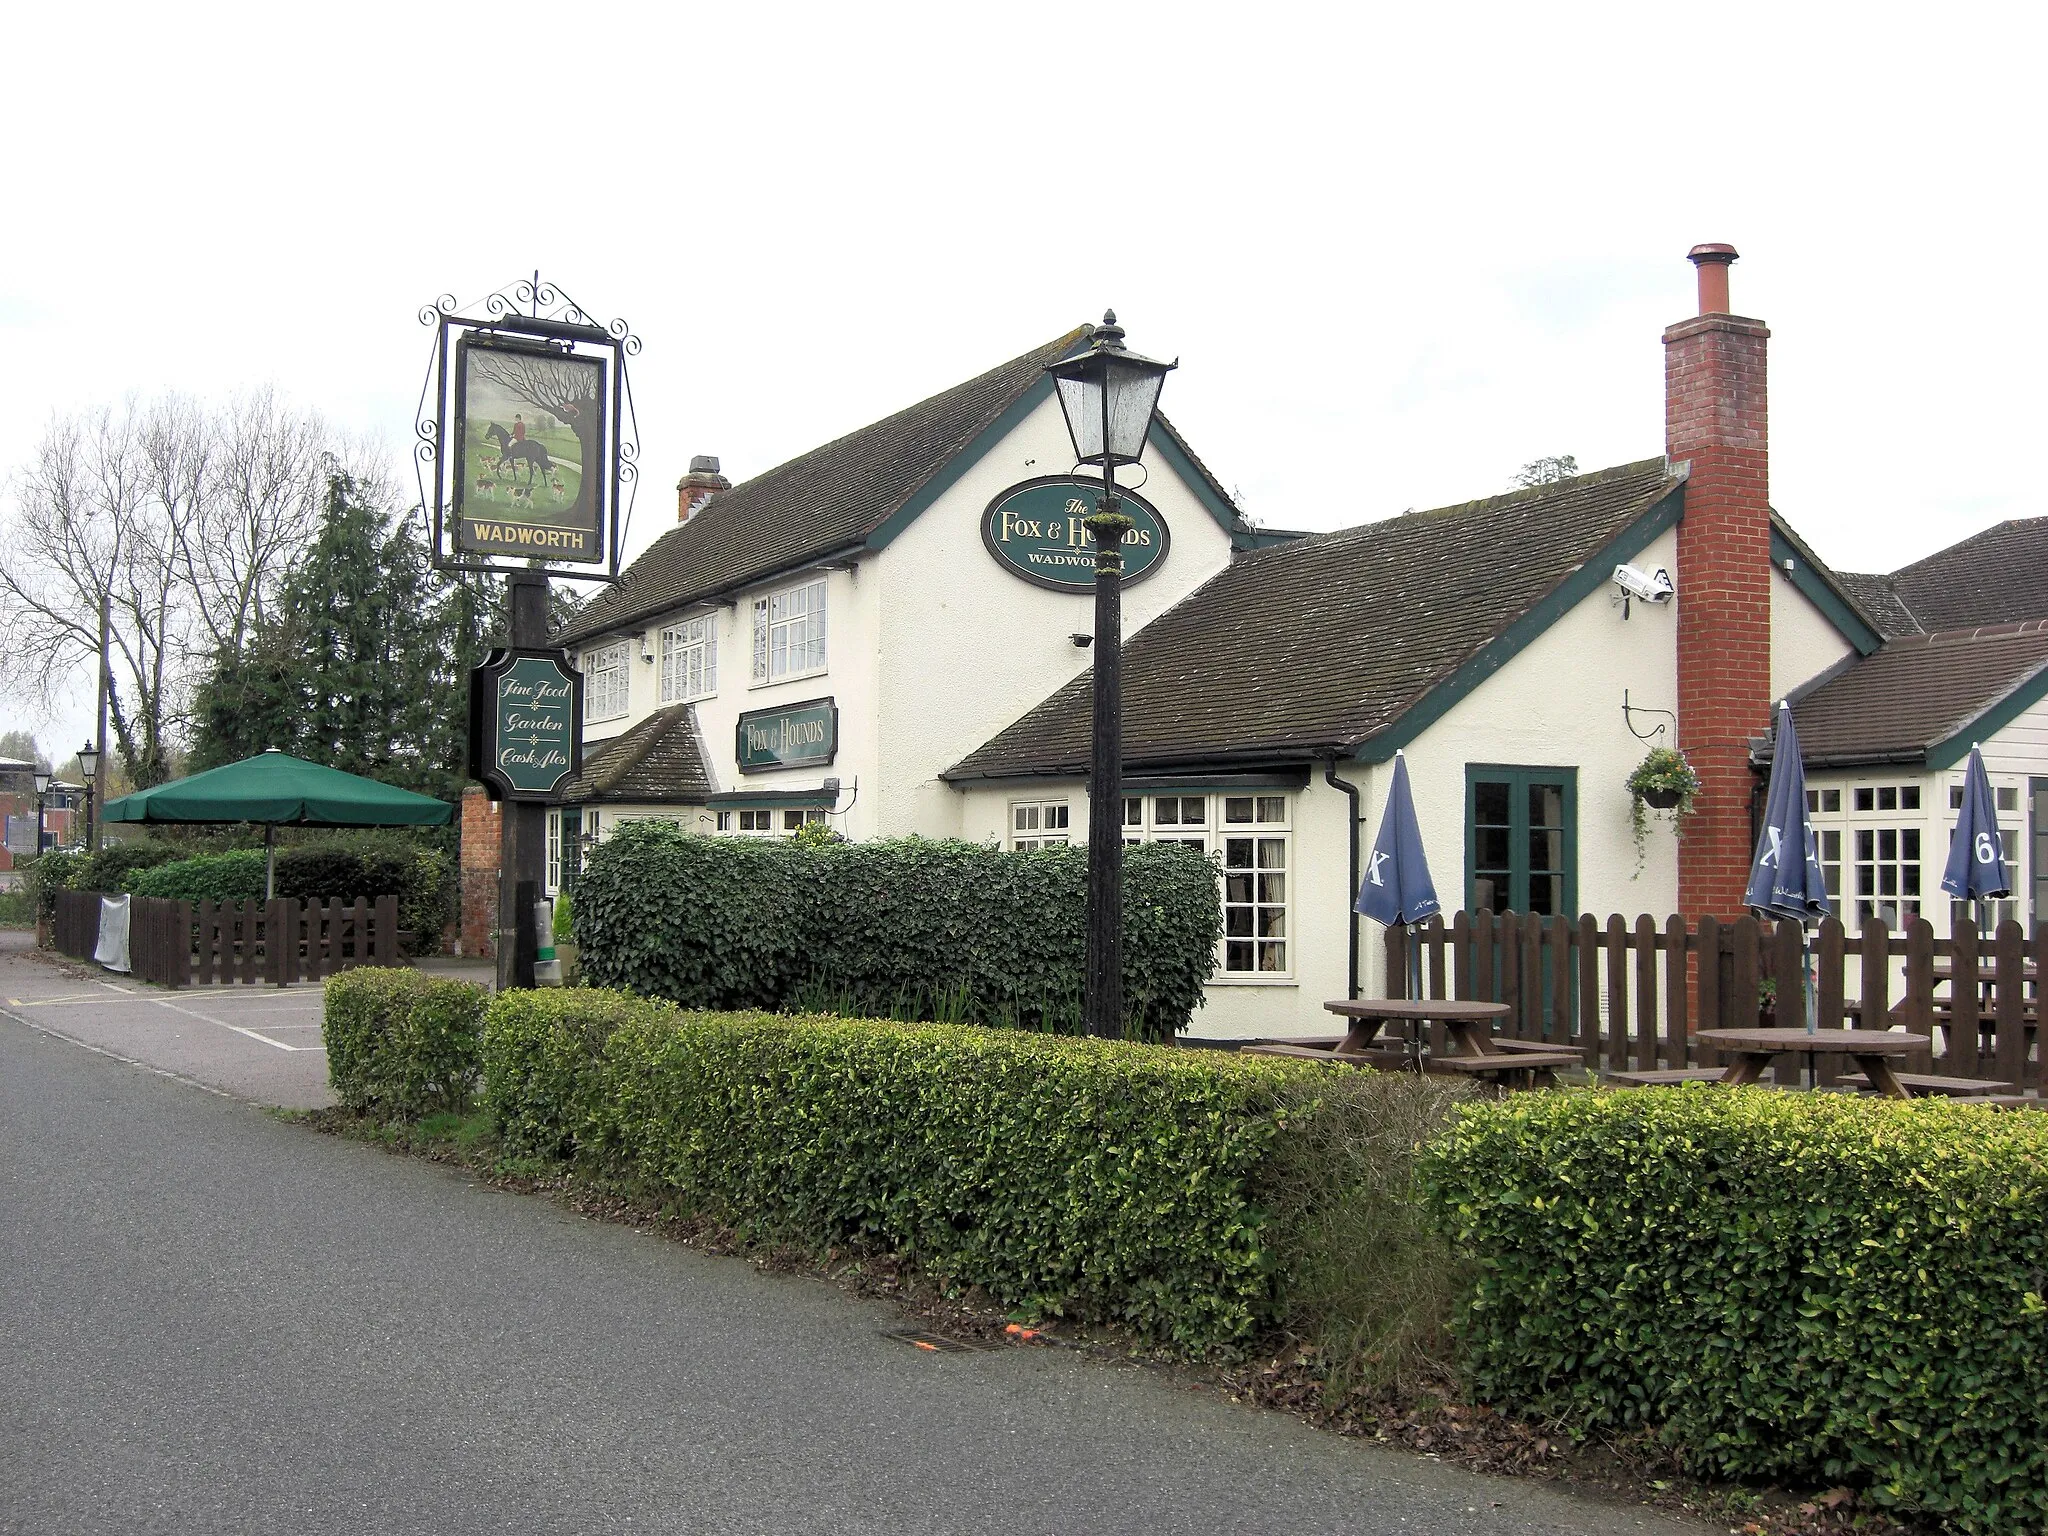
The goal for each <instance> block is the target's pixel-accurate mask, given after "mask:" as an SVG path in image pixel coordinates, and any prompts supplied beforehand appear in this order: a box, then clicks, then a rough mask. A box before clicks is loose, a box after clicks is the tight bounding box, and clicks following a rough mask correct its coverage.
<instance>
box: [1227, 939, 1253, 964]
mask: <svg viewBox="0 0 2048 1536" xmlns="http://www.w3.org/2000/svg"><path fill="white" fill-rule="evenodd" d="M1251 968H1252V946H1251V943H1250V942H1249V941H1248V940H1247V941H1238V940H1232V941H1231V942H1230V943H1227V944H1225V945H1224V946H1223V969H1224V970H1226V971H1249V970H1251Z"/></svg>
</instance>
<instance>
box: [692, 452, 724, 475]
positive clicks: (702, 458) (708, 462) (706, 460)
mask: <svg viewBox="0 0 2048 1536" xmlns="http://www.w3.org/2000/svg"><path fill="white" fill-rule="evenodd" d="M690 473H691V474H693V475H715V474H717V473H718V455H717V454H715V453H700V454H698V455H697V456H696V457H695V458H694V459H692V460H690Z"/></svg>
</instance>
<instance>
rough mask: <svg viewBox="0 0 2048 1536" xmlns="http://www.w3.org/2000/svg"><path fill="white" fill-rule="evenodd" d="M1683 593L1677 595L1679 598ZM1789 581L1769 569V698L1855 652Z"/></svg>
mask: <svg viewBox="0 0 2048 1536" xmlns="http://www.w3.org/2000/svg"><path fill="white" fill-rule="evenodd" d="M1684 595H1685V594H1684V593H1680V594H1679V596H1680V598H1681V599H1682V598H1683V597H1684ZM1855 650H1856V648H1855V647H1854V646H1853V645H1851V644H1850V643H1849V642H1848V640H1847V639H1846V638H1845V637H1844V636H1843V634H1842V632H1841V631H1840V630H1839V629H1837V628H1835V625H1834V621H1833V620H1832V619H1830V618H1829V617H1828V616H1827V615H1826V614H1824V613H1822V612H1821V611H1820V609H1819V608H1818V607H1816V606H1815V605H1814V603H1813V602H1812V600H1811V599H1809V598H1808V597H1807V595H1806V594H1805V593H1804V592H1801V591H1800V590H1799V589H1798V588H1797V587H1795V586H1794V585H1793V584H1792V578H1791V577H1789V576H1787V575H1786V574H1785V573H1784V572H1783V571H1782V570H1780V569H1779V568H1778V567H1776V566H1772V567H1771V698H1772V699H1773V700H1774V701H1775V700H1778V699H1782V698H1784V697H1785V695H1786V694H1788V693H1790V692H1792V691H1793V690H1794V689H1795V688H1797V687H1798V686H1799V685H1800V684H1801V683H1804V682H1806V681H1807V680H1808V679H1810V678H1813V677H1816V676H1818V675H1819V674H1820V673H1822V672H1825V671H1826V670H1827V669H1828V668H1829V667H1832V666H1834V665H1835V664H1836V663H1837V662H1840V661H1842V660H1844V659H1846V658H1847V657H1849V656H1851V655H1853V654H1854V653H1855Z"/></svg>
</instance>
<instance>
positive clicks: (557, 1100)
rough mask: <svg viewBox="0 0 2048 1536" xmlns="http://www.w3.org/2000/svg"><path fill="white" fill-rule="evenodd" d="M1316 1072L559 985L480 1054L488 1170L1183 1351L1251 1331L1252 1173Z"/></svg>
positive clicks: (1263, 1313)
mask: <svg viewBox="0 0 2048 1536" xmlns="http://www.w3.org/2000/svg"><path fill="white" fill-rule="evenodd" d="M1324 1070H1325V1069H1321V1068H1317V1067H1314V1066H1311V1065H1307V1064H1302V1063H1292V1062H1277V1061H1270V1060H1261V1059H1258V1058H1251V1057H1239V1056H1230V1055H1225V1054H1223V1053H1220V1052H1214V1051H1185V1050H1177V1049H1173V1048H1171V1047H1164V1046H1146V1045H1136V1044H1126V1043H1124V1042H1120V1041H1103V1040H1087V1039H1079V1040H1075V1039H1055V1038H1049V1037H1046V1036H1042V1035H1026V1034H1021V1033H1016V1032H1011V1031H997V1030H986V1029H976V1028H971V1027H964V1026H958V1025H940V1024H927V1025H899V1024H891V1023H877V1022H871V1021H859V1020H840V1019H793V1018H789V1017H784V1016H777V1015H770V1014H760V1013H754V1014H723V1015H719V1014H703V1013H684V1012H681V1011H678V1010H676V1009H674V1008H672V1007H669V1006H668V1005H666V1004H662V1003H658V1002H651V1001H649V1000H646V999H643V998H638V997H632V996H629V995H626V994H622V993H616V992H599V991H594V990H589V989H581V988H575V989H569V990H567V991H548V992H524V993H521V992H513V993H506V994H503V995H501V996H499V997H497V998H494V999H493V1000H492V1002H491V1004H490V1007H489V1009H488V1011H487V1013H486V1016H485V1022H484V1031H483V1075H484V1099H485V1102H486V1103H487V1104H488V1106H489V1107H490V1109H491V1112H492V1114H493V1117H494V1119H495V1120H496V1122H497V1124H498V1127H499V1132H500V1135H501V1137H502V1139H503V1141H504V1144H505V1145H506V1147H507V1148H508V1149H509V1150H512V1151H515V1152H525V1153H527V1154H529V1155H539V1156H559V1155H573V1156H575V1157H576V1158H577V1159H578V1160H579V1161H581V1162H582V1163H583V1164H584V1165H585V1166H586V1168H587V1169H589V1170H590V1171H592V1172H595V1173H597V1174H600V1175H604V1176H608V1177H611V1178H614V1179H618V1180H621V1181H623V1182H626V1183H628V1184H631V1185H634V1186H637V1187H639V1188H641V1189H642V1190H645V1191H651V1192H656V1193H661V1194H664V1195H667V1196H669V1197H672V1198H675V1199H677V1200H678V1201H679V1202H680V1203H681V1204H683V1205H685V1206H686V1207H688V1208H690V1209H694V1210H700V1211H705V1212H707V1213H711V1214H716V1215H718V1216H721V1217H723V1218H724V1219H726V1220H729V1221H731V1222H733V1223H734V1224H735V1225H738V1226H740V1227H742V1228H745V1229H748V1230H751V1231H753V1232H756V1233H758V1234H761V1235H765V1236H776V1237H786V1238H791V1239H794V1240H797V1241H800V1242H804V1243H807V1244H813V1245H818V1246H823V1245H825V1244H841V1245H846V1244H850V1245H853V1246H856V1247H861V1248H867V1249H871V1250H877V1251H886V1252H891V1253H895V1254H899V1255H902V1256H904V1257H906V1258H908V1259H910V1260H911V1261H913V1262H915V1263H916V1264H918V1265H919V1266H920V1267H922V1268H923V1269H925V1270H926V1271H928V1272H930V1273H934V1274H937V1275H941V1276H946V1277H950V1278H952V1279H954V1280H956V1281H958V1282H960V1283H962V1284H978V1285H981V1286H984V1287H985V1288H986V1289H987V1290H988V1291H989V1292H990V1294H991V1295H993V1296H995V1297H997V1298H998V1299H1000V1300H1002V1301H1004V1302H1006V1303H1009V1304H1012V1305H1019V1306H1032V1307H1038V1308H1043V1309H1046V1310H1050V1311H1058V1312H1063V1313H1067V1314H1070V1315H1080V1316H1086V1317H1092V1318H1097V1319H1103V1320H1109V1321H1115V1322H1118V1323H1121V1324H1123V1325H1125V1326H1128V1327H1130V1328H1132V1329H1135V1330H1136V1331H1137V1332H1138V1333H1140V1334H1141V1335H1143V1336H1145V1337H1147V1338H1151V1339H1156V1340H1159V1341H1161V1342H1169V1343H1173V1344H1177V1345H1179V1346H1181V1347H1182V1348H1186V1349H1202V1348H1207V1347H1211V1346H1214V1345H1217V1344H1221V1343H1225V1342H1228V1341H1231V1340H1235V1339H1241V1338H1243V1337H1244V1336H1245V1335H1247V1334H1248V1333H1250V1332H1251V1331H1252V1330H1253V1328H1254V1327H1255V1325H1256V1324H1258V1323H1259V1322H1261V1321H1265V1320H1267V1319H1269V1318H1270V1317H1271V1316H1272V1315H1273V1311H1274V1307H1275V1304H1276V1286H1275V1269H1276V1263H1275V1256H1274V1254H1273V1253H1272V1251H1271V1248H1270V1246H1269V1242H1268V1235H1267V1234H1268V1226H1269V1224H1270V1223H1269V1216H1268V1213H1267V1211H1266V1209H1265V1208H1264V1207H1263V1206H1262V1205H1261V1204H1260V1201H1259V1198H1258V1191H1259V1175H1260V1173H1261V1170H1262V1168H1263V1166H1264V1164H1265V1161H1266V1159H1267V1157H1268V1154H1269V1152H1270V1150H1271V1148H1272V1146H1273V1142H1274V1139H1275V1138H1276V1137H1277V1136H1279V1135H1280V1134H1281V1133H1282V1131H1283V1129H1284V1128H1285V1127H1286V1126H1287V1124H1288V1123H1289V1121H1290V1119H1291V1118H1293V1117H1297V1116H1301V1115H1306V1114H1312V1113H1313V1112H1314V1111H1315V1100H1314V1094H1313V1090H1314V1088H1315V1086H1316V1085H1317V1084H1318V1083H1320V1082H1321V1081H1322V1080H1323V1079H1322V1076H1321V1074H1322V1072H1323V1071H1324Z"/></svg>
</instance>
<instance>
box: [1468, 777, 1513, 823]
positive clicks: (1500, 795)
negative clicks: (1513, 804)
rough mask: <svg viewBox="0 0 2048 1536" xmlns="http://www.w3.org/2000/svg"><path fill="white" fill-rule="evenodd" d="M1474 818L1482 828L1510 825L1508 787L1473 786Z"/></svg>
mask: <svg viewBox="0 0 2048 1536" xmlns="http://www.w3.org/2000/svg"><path fill="white" fill-rule="evenodd" d="M1472 818H1473V820H1474V821H1476V822H1477V823H1478V824H1479V825H1480V826H1482V827H1504V826H1506V825H1507V824H1508V786H1507V785H1505V784H1486V783H1479V784H1474V785H1473V786H1472Z"/></svg>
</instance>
